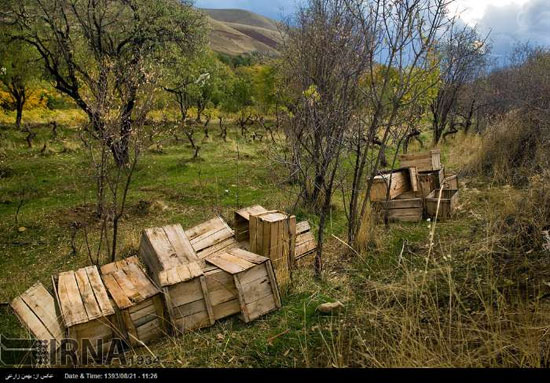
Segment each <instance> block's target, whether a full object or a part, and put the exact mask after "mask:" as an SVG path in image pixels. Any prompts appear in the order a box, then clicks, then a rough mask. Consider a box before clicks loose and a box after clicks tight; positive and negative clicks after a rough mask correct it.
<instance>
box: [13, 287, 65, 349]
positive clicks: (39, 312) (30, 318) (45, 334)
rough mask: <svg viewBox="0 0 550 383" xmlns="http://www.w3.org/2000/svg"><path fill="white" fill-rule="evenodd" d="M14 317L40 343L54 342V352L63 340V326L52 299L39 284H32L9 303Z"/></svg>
mask: <svg viewBox="0 0 550 383" xmlns="http://www.w3.org/2000/svg"><path fill="white" fill-rule="evenodd" d="M10 306H11V308H12V309H13V311H14V313H15V315H16V316H17V318H18V319H19V321H20V322H21V324H23V326H24V327H25V328H27V329H28V330H29V331H30V332H31V334H32V335H33V336H34V337H35V338H36V339H37V340H40V341H46V342H55V344H56V345H55V347H50V348H49V349H50V351H52V352H55V351H54V350H57V348H59V345H60V344H61V341H62V340H63V339H64V338H65V333H66V330H65V326H64V325H63V323H62V321H63V320H62V318H61V315H60V313H59V312H58V310H57V308H56V304H55V299H54V297H53V296H52V295H51V294H50V293H49V292H48V290H46V288H45V287H44V285H43V284H42V283H40V282H37V283H36V284H34V285H33V286H32V287H31V288H30V289H28V290H27V291H25V292H24V293H23V294H21V295H20V296H18V297H17V298H15V299H13V300H12V301H11V303H10Z"/></svg>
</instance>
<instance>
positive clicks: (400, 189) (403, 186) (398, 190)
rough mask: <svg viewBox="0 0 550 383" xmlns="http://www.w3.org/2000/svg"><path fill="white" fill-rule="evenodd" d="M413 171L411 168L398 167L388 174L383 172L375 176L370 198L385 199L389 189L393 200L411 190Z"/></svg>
mask: <svg viewBox="0 0 550 383" xmlns="http://www.w3.org/2000/svg"><path fill="white" fill-rule="evenodd" d="M410 175H411V173H410V170H409V169H398V170H395V171H393V172H389V173H387V174H382V175H379V176H376V177H374V181H373V184H372V188H371V191H370V200H371V201H373V202H375V201H385V200H386V197H387V194H388V189H389V199H390V200H392V199H394V198H396V197H397V196H399V195H401V194H403V193H406V192H408V191H411V189H412V185H411V176H410Z"/></svg>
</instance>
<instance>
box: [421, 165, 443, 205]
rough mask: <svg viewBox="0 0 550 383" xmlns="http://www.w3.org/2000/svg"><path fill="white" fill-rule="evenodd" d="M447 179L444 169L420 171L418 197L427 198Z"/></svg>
mask: <svg viewBox="0 0 550 383" xmlns="http://www.w3.org/2000/svg"><path fill="white" fill-rule="evenodd" d="M444 179H445V173H444V170H443V169H441V170H435V171H431V172H420V173H418V191H417V193H416V196H417V197H420V198H425V197H427V196H428V194H430V193H431V192H432V191H434V190H435V189H439V188H440V187H441V185H442V184H443V180H444Z"/></svg>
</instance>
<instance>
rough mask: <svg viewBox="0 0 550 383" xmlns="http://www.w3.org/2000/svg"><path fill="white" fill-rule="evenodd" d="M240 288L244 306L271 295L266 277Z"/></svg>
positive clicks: (271, 291) (269, 284)
mask: <svg viewBox="0 0 550 383" xmlns="http://www.w3.org/2000/svg"><path fill="white" fill-rule="evenodd" d="M241 288H242V291H241V292H242V294H243V297H244V302H245V304H249V303H252V302H256V301H257V300H259V299H262V298H264V297H266V296H268V295H273V290H272V289H271V283H270V280H269V277H268V276H267V275H266V276H265V277H264V278H260V279H257V280H255V281H251V282H249V283H247V284H246V285H242V286H241Z"/></svg>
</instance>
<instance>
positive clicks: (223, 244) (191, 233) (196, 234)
mask: <svg viewBox="0 0 550 383" xmlns="http://www.w3.org/2000/svg"><path fill="white" fill-rule="evenodd" d="M185 234H186V235H187V237H188V238H189V241H190V242H191V245H192V247H193V250H194V251H195V252H196V253H197V255H198V257H199V258H200V259H201V260H204V259H205V258H206V257H209V256H211V255H213V254H215V253H216V252H219V251H223V250H225V249H229V248H232V247H236V246H237V245H238V243H237V241H236V239H235V232H234V231H233V229H231V228H230V227H229V225H228V224H227V223H226V222H225V221H224V220H223V219H222V218H221V217H216V218H213V219H211V220H209V221H207V222H204V223H201V224H200V225H197V226H195V227H193V228H191V229H189V230H187V231H186V232H185Z"/></svg>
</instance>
